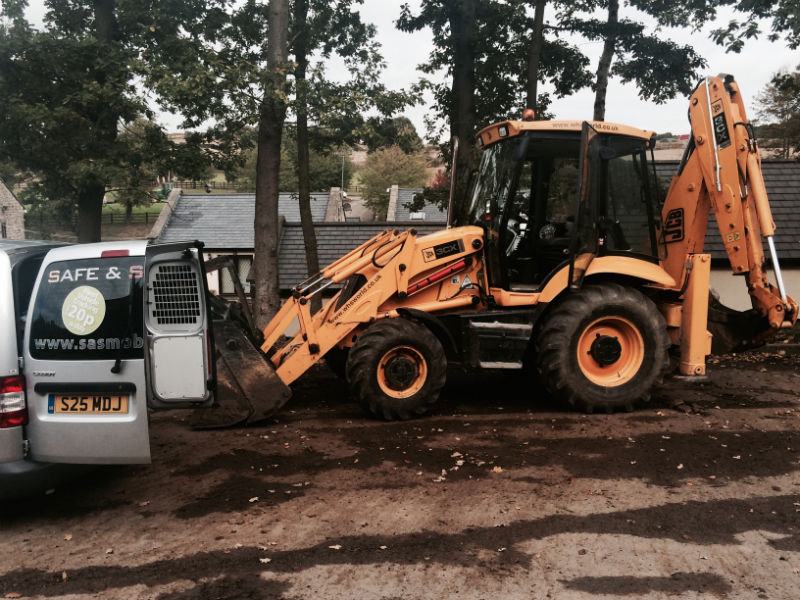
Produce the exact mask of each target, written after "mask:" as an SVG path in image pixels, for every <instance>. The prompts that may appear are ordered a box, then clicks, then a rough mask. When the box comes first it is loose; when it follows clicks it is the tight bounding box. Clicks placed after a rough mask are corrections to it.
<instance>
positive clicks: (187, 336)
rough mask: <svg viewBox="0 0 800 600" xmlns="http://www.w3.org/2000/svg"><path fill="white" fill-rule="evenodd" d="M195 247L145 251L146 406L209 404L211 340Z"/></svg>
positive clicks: (180, 245)
mask: <svg viewBox="0 0 800 600" xmlns="http://www.w3.org/2000/svg"><path fill="white" fill-rule="evenodd" d="M202 247H203V244H202V243H201V242H194V243H193V244H192V245H188V244H186V243H178V244H160V245H154V246H149V247H148V248H147V253H146V255H147V256H146V263H145V267H146V269H145V270H146V273H147V289H146V295H145V314H144V324H145V330H146V336H145V337H146V340H145V349H146V357H147V364H146V368H147V375H148V377H147V378H148V383H149V392H150V398H149V404H150V406H151V407H154V408H193V407H197V406H210V405H211V404H212V403H213V401H214V395H213V391H212V390H213V387H214V382H215V379H216V378H215V375H216V371H215V362H214V351H213V348H214V341H213V338H212V332H211V327H210V324H211V318H210V313H209V307H208V304H207V302H206V298H207V293H208V289H207V280H206V273H205V268H204V265H203V257H202V252H201V251H202Z"/></svg>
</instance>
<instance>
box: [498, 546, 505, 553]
mask: <svg viewBox="0 0 800 600" xmlns="http://www.w3.org/2000/svg"><path fill="white" fill-rule="evenodd" d="M497 551H498V552H505V551H506V548H505V546H503V547H502V548H498V549H497Z"/></svg>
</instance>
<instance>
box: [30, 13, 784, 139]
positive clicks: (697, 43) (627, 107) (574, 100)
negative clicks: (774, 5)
mask: <svg viewBox="0 0 800 600" xmlns="http://www.w3.org/2000/svg"><path fill="white" fill-rule="evenodd" d="M407 1H408V3H409V4H410V6H411V8H412V10H414V9H415V8H416V7H418V6H419V4H420V0H407ZM401 4H402V2H398V1H395V0H364V2H363V5H362V8H361V11H360V12H361V17H362V20H363V21H365V22H368V23H373V24H375V25H376V27H377V30H378V39H379V40H380V42H381V44H382V54H383V56H384V58H385V60H386V63H387V68H386V70H385V71H384V73H383V82H384V83H385V84H386V86H387V87H388V88H390V89H403V88H408V87H410V86H411V85H412V84H413V83H414V82H415V81H417V80H418V79H419V77H420V76H421V73H420V72H419V71H418V70H417V66H418V65H420V64H423V63H425V62H427V60H428V55H429V54H430V51H431V47H432V35H431V32H430V31H429V30H424V31H420V32H415V33H411V34H409V33H404V32H402V31H398V30H397V29H396V28H395V26H394V21H395V20H396V19H397V17H398V16H399V15H400V6H401ZM626 11H628V13H629V12H630V9H626V8H623V9H622V10H621V16H623V17H624V16H625V15H626ZM43 12H44V9H43V1H42V0H31V2H30V5H29V12H28V15H29V18H30V19H31V20H32V21H33V22H34V23H41V21H42V15H43ZM732 16H733V15H732V13H722V14H721V18H720V21H721V22H727V21H728V20H729V18H731V17H732ZM548 19H551V20H552V19H554V14H553V11H552V9H550V10H548V11H547V12H546V13H545V20H548ZM712 28H713V26H708V27H706V28H704V29H703V30H702V31H700V32H694V33H693V32H691V31H689V30H681V29H678V30H666V31H664V32H663V33H662V35H665V36H669V37H670V38H672V39H673V40H675V41H676V42H678V43H691V44H692V45H693V46H694V48H695V51H697V52H698V53H699V54H700V55H701V56H703V57H704V58H705V59H706V61H707V62H708V68H707V73H704V75H717V74H719V73H730V74H732V75H734V77H735V78H736V80H737V82H738V83H739V88H740V90H741V92H742V95H743V97H744V101H745V106H746V107H747V108H748V117H749V118H750V119H751V120H752V119H753V118H754V117H755V114H756V110H755V106H754V100H755V96H756V95H757V94H758V92H759V91H760V90H761V89H762V88H763V87H764V86H765V85H766V84H767V83H769V80H770V79H771V77H772V74H773V73H775V72H777V71H778V70H781V69H788V70H793V69H795V68H797V67H798V66H800V50H795V51H791V50H789V49H788V48H787V47H786V45H785V44H783V43H780V42H776V43H771V42H768V41H766V40H765V39H759V40H751V41H748V43H747V44H746V45H745V49H744V51H743V52H742V53H741V54H726V53H725V52H724V51H723V50H722V49H721V48H719V47H718V46H716V45H715V44H714V43H713V42H712V41H711V40H710V39H709V37H708V31H710V30H711V29H712ZM764 29H766V27H765V28H764ZM575 41H576V43H578V44H579V45H580V47H581V50H582V51H583V52H584V53H585V54H586V55H587V56H589V57H590V59H591V69H592V71H594V69H595V68H596V66H597V60H598V57H599V55H600V51H601V49H602V48H601V44H600V43H587V42H585V41H582V40H579V39H576V40H575ZM337 72H341V73H342V75H341V77H342V78H344V77H345V74H344V69H343V68H342V67H341V66H339V65H337V64H336V63H332V64H330V65H329V66H328V74H329V75H330V76H332V77H336V74H337ZM427 77H429V78H430V76H427ZM442 77H443V76H442ZM542 91H547V87H546V86H545V87H544V88H543V90H542ZM430 101H431V99H430V98H426V99H425V102H423V103H422V105H421V106H416V107H412V108H410V109H408V110H407V111H406V113H405V114H406V116H408V117H409V118H410V119H411V120H412V122H413V123H414V125H415V126H416V128H417V131H418V132H419V133H420V135H424V134H425V125H424V122H423V121H424V117H425V114H426V112H428V111H429V110H430ZM593 105H594V94H593V92H592V91H591V90H588V89H585V90H582V91H580V92H578V93H576V94H574V95H572V96H570V97H567V98H561V99H557V98H556V99H554V102H553V104H552V105H551V108H550V110H551V112H552V113H553V115H554V117H555V118H556V119H590V118H591V116H592V107H593ZM687 108H688V102H687V98H681V97H678V98H676V99H673V100H670V101H669V102H667V103H665V104H654V103H652V102H645V101H642V100H640V99H639V98H638V94H637V91H636V87H635V86H634V85H633V84H625V85H623V84H622V83H620V82H619V81H618V80H614V79H612V80H611V81H610V83H609V87H608V95H607V98H606V121H611V122H616V123H624V124H626V125H631V126H634V127H639V128H642V129H650V130H653V131H656V132H658V133H664V132H668V131H669V132H672V133H674V134H676V135H679V134H683V133H688V132H689V125H688V121H687V117H686V114H687ZM508 117H510V118H519V115H508ZM161 120H162V121H163V122H164V124H165V125H167V126H168V127H169V128H170V129H174V128H175V127H177V124H178V123H179V119H177V118H175V117H169V116H168V115H162V118H161ZM478 125H479V126H482V125H485V124H483V123H482V124H478Z"/></svg>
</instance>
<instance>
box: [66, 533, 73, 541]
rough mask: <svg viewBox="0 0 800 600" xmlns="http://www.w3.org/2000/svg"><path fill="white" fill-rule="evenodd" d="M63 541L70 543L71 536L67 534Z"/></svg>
mask: <svg viewBox="0 0 800 600" xmlns="http://www.w3.org/2000/svg"><path fill="white" fill-rule="evenodd" d="M64 539H65V540H67V541H70V540H71V539H72V534H71V533H68V534H67V535H65V536H64Z"/></svg>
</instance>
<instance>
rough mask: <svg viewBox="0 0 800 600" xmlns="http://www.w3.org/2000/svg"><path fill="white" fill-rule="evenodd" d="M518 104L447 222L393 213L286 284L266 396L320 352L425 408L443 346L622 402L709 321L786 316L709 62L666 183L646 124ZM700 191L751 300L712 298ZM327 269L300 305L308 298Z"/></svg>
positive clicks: (749, 325)
mask: <svg viewBox="0 0 800 600" xmlns="http://www.w3.org/2000/svg"><path fill="white" fill-rule="evenodd" d="M526 113H527V114H525V115H523V119H522V120H508V121H503V122H500V123H496V124H494V125H491V126H489V127H486V128H485V129H483V130H482V131H480V132H479V133H478V135H477V143H478V145H479V146H480V148H481V149H482V155H483V156H482V160H481V162H480V167H479V169H478V170H477V172H476V173H474V175H473V176H472V183H471V186H470V191H469V192H468V194H467V195H466V196H465V197H463V198H460V199H457V200H456V201H453V199H452V197H451V205H450V210H449V215H448V225H447V228H446V229H443V230H441V231H438V232H436V233H434V234H432V235H426V236H420V235H418V234H417V232H416V231H415V230H414V229H409V230H407V231H398V230H388V231H385V232H383V233H381V234H380V235H377V236H375V237H374V238H373V239H371V240H369V241H368V242H366V243H364V244H363V245H361V246H359V247H358V248H356V249H354V250H353V251H351V252H350V253H348V254H347V255H345V256H343V257H341V258H340V259H339V260H337V261H336V262H334V263H333V264H331V265H329V266H327V267H326V268H325V269H324V270H323V271H322V272H321V273H318V274H316V275H314V276H313V277H311V278H309V279H308V280H306V281H304V282H303V283H301V284H299V285H298V286H296V287H295V288H294V290H293V291H292V296H291V298H289V300H288V301H287V302H286V303H285V304H284V305H283V307H282V309H281V310H280V312H279V313H278V314H277V316H276V317H275V318H274V319H273V320H272V322H271V323H270V324H269V325H268V326H267V327H266V329H264V332H263V344H262V345H261V351H262V352H263V353H264V356H265V357H266V360H267V361H268V364H269V365H271V367H273V368H274V377H272V378H271V379H272V383H273V385H272V386H271V389H269V387H270V386H268V389H263V388H262V389H261V392H260V393H261V394H262V395H263V397H262V402H263V401H266V402H267V403H268V404H270V403H271V404H270V406H269V407H268V409H267V410H266V411H265V412H269V411H270V410H277V408H278V407H279V406H280V405H281V404H283V403H284V402H285V401H286V399H287V398H288V394H287V393H286V386H288V385H289V384H291V383H292V382H293V381H295V380H296V379H297V378H298V377H300V376H301V375H303V373H305V372H306V371H307V370H308V369H309V367H310V366H312V365H313V364H314V363H316V362H317V361H319V360H321V359H322V358H325V357H327V358H328V360H329V361H330V362H331V363H332V364H334V365H336V364H338V365H340V366H343V372H344V375H345V377H346V379H347V382H348V385H349V389H350V390H351V393H352V394H353V396H355V398H357V399H358V400H359V401H360V402H361V403H362V404H363V405H364V406H365V407H366V408H367V409H368V410H369V411H371V412H372V413H374V414H375V415H378V416H381V417H383V418H386V419H407V418H410V417H414V416H417V415H421V414H423V413H425V412H426V411H428V410H429V409H430V408H431V406H432V405H433V404H434V403H435V402H436V400H437V398H438V395H439V392H440V390H441V389H442V386H443V385H444V383H445V376H446V367H447V364H448V361H456V362H459V363H461V364H463V365H465V366H467V367H471V368H490V369H498V368H508V369H519V368H523V367H524V366H531V367H532V368H535V369H536V370H537V371H538V373H539V376H540V377H539V378H533V377H532V379H531V384H532V385H536V384H535V383H534V382H535V381H541V382H543V383H544V386H545V387H546V390H547V393H549V394H551V395H554V396H556V397H558V398H560V399H561V400H563V401H565V402H566V403H568V404H569V405H571V406H574V407H576V408H579V409H582V410H585V411H588V412H591V411H593V410H602V411H613V410H620V409H622V410H631V409H632V408H633V406H634V405H635V404H636V403H637V402H639V401H642V400H646V399H648V397H649V394H650V391H651V388H652V387H653V386H654V384H656V383H657V382H658V381H659V380H660V379H661V378H662V376H663V375H664V373H665V372H666V371H667V369H668V367H669V364H670V361H669V356H668V351H669V349H670V347H672V348H674V349H679V350H678V352H679V366H678V369H679V371H680V374H682V375H684V376H687V377H702V376H703V375H704V374H705V368H706V367H705V357H706V355H708V354H709V353H710V351H711V339H712V334H711V333H710V331H709V329H711V330H714V328H715V327H718V328H719V327H722V326H723V325H726V324H727V325H728V329H729V330H730V329H731V327H732V328H733V329H734V332H733V333H734V335H735V336H738V338H739V339H738V340H737V341H736V344H739V346H740V347H744V346H746V345H757V344H759V343H763V342H764V341H766V340H768V339H769V338H770V337H771V336H773V335H774V334H775V332H777V330H778V329H779V328H781V327H787V326H791V325H792V324H794V322H795V320H796V319H797V310H798V306H797V303H796V302H795V301H794V300H793V299H792V298H790V297H789V296H788V295H787V294H786V291H785V289H784V285H783V282H782V277H781V271H780V267H779V264H778V260H777V257H776V255H775V247H774V244H773V241H772V240H773V235H774V232H775V224H774V223H773V219H772V215H771V212H770V207H769V203H768V200H767V195H766V192H765V187H764V181H763V178H762V173H761V167H760V158H759V151H758V145H757V142H756V138H755V136H754V134H753V129H752V127H751V125H750V123H749V122H748V120H747V117H746V114H745V107H744V104H743V102H742V98H741V94H740V92H739V88H738V85H737V84H736V82H735V81H734V79H733V77H731V76H719V77H709V78H707V79H705V80H703V81H702V82H701V83H700V84H699V85H698V86H697V88H696V89H695V91H694V92H693V94H692V95H691V98H690V105H689V117H690V121H691V130H692V133H691V139H690V140H689V144H688V146H687V148H686V152H685V154H684V156H683V159H682V161H681V163H680V167H679V169H678V173H677V174H676V175H675V176H674V178H673V179H672V183H671V185H670V186H669V190H668V191H667V192H666V194H664V190H663V189H662V188H661V186H660V183H659V181H658V179H657V178H656V175H655V170H654V164H653V158H652V150H653V147H654V143H655V139H654V133H653V132H652V131H645V130H641V129H636V128H633V127H627V126H625V125H617V124H613V123H605V122H591V121H536V120H533V119H532V113H531V112H529V111H526ZM712 211H713V214H714V216H715V218H716V220H717V224H718V226H719V231H720V232H721V235H722V238H723V242H724V245H725V250H726V251H727V255H728V259H729V261H730V264H731V268H732V270H733V273H734V274H735V275H739V276H741V277H742V279H743V284H744V286H745V287H746V289H747V293H748V294H749V295H750V297H751V300H752V306H753V309H752V310H751V311H748V312H747V313H743V314H734V313H733V311H719V310H717V311H711V313H709V277H710V265H711V262H710V256H709V255H708V254H704V253H703V242H704V239H705V235H706V229H707V225H708V218H709V214H710V213H711V212H712ZM763 240H766V241H767V245H768V248H769V253H770V258H771V271H772V273H773V275H774V283H775V284H774V285H773V283H771V282H770V280H769V277H768V274H767V270H766V266H767V262H766V260H765V255H764V246H763ZM337 285H339V286H341V289H340V291H338V293H336V295H335V296H333V298H332V299H331V300H330V301H329V302H327V303H326V304H325V305H324V306H323V307H322V308H321V309H320V310H317V311H316V312H312V311H311V306H312V303H311V298H312V297H313V296H315V295H317V294H323V293H324V292H325V290H328V289H329V288H331V289H335V286H337ZM743 290H744V288H743ZM709 314H711V319H710V320H709ZM715 315H716V316H718V317H719V318H716V317H715ZM720 315H721V316H720ZM293 327H294V330H296V333H292V334H288V335H287V331H292V328H293ZM729 333H730V332H729ZM218 341H219V340H218ZM223 343H224V341H223ZM541 393H542V394H544V393H545V390H544V389H542V390H541ZM273 398H274V400H273Z"/></svg>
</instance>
